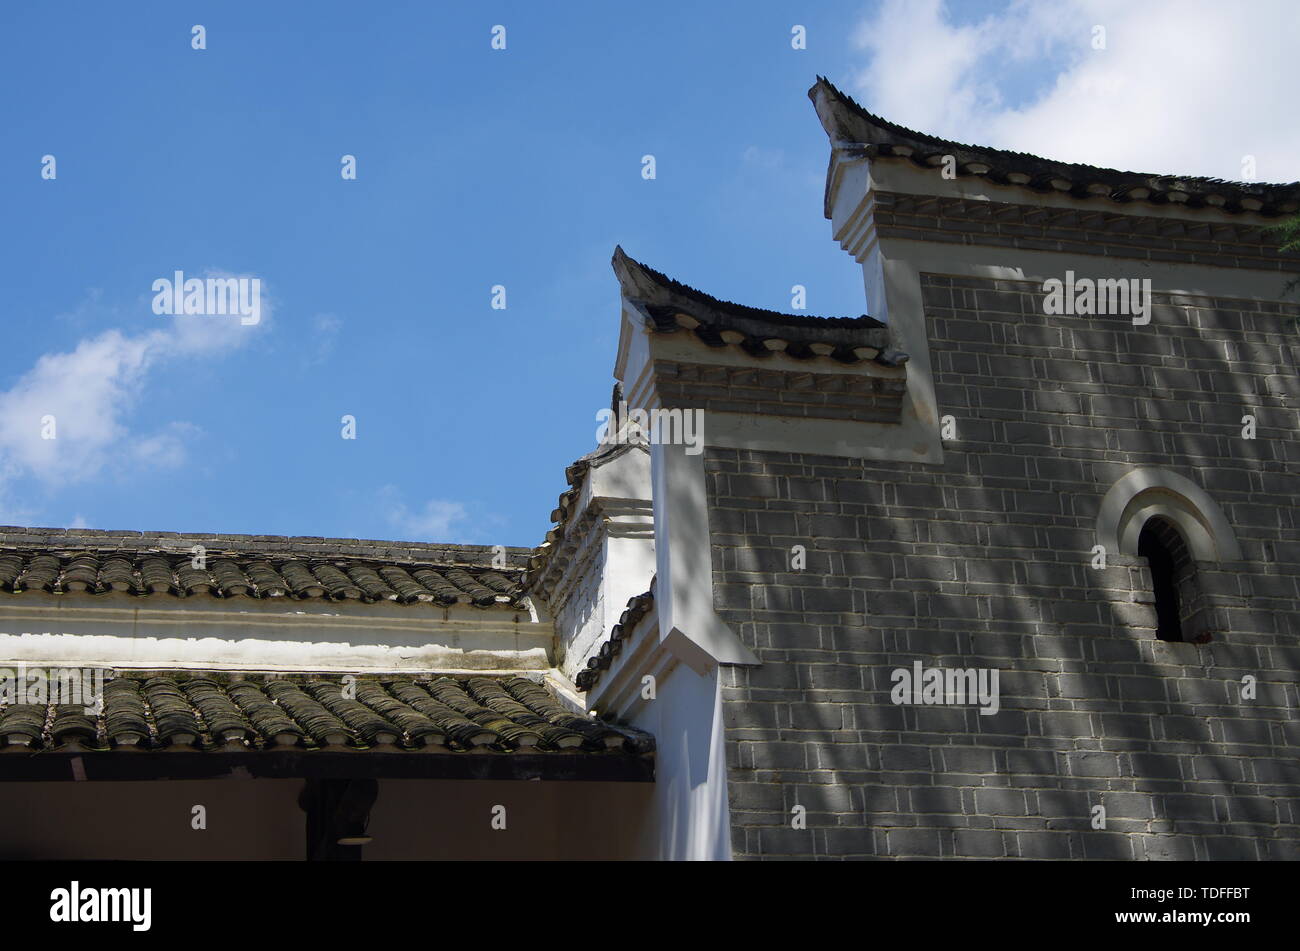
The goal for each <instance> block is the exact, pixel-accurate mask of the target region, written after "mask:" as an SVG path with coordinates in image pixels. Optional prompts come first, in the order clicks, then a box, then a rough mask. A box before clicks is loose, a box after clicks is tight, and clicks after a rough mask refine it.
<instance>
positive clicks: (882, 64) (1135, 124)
mask: <svg viewBox="0 0 1300 951" xmlns="http://www.w3.org/2000/svg"><path fill="white" fill-rule="evenodd" d="M951 10H952V7H951V6H946V5H945V4H943V3H942V2H941V0H886V2H885V3H884V4H883V5H882V7H881V8H880V10H879V11H878V12H877V13H876V14H875V15H874V16H872V17H871V18H869V19H868V20H867V21H865V22H863V23H862V24H861V25H860V27H859V29H858V30H857V32H856V34H855V40H856V42H857V45H858V47H859V48H860V49H861V50H862V51H863V52H864V53H865V54H867V56H868V57H869V62H868V63H867V64H866V65H865V67H864V68H863V69H862V70H861V71H860V72H858V73H857V74H856V75H855V77H854V78H853V83H852V89H851V91H852V92H853V93H854V95H855V97H856V98H859V99H860V101H862V102H863V104H864V105H865V106H866V107H867V108H868V109H870V110H871V111H873V112H875V113H877V114H879V115H882V116H884V117H885V118H887V119H890V120H892V121H894V122H897V123H900V124H901V125H905V126H909V127H911V128H915V129H918V130H919V131H923V132H929V133H931V134H934V135H938V136H942V137H944V138H950V139H955V140H957V141H959V142H967V143H973V144H977V145H989V146H995V147H998V148H1004V149H1013V150H1016V151H1023V152H1031V153H1033V154H1036V155H1042V156H1045V157H1047V158H1053V159H1058V160H1061V161H1067V162H1082V163H1087V164H1091V165H1100V166H1104V167H1111V168H1119V169H1123V170H1130V171H1142V172H1156V173H1172V174H1184V175H1211V176H1217V177H1221V178H1228V179H1233V180H1240V179H1241V178H1242V177H1243V173H1242V161H1243V157H1244V156H1246V155H1253V156H1255V159H1256V162H1257V175H1256V178H1257V179H1258V180H1261V181H1273V182H1284V181H1294V180H1296V179H1300V126H1298V125H1297V124H1296V123H1294V122H1291V121H1289V120H1288V118H1287V117H1288V116H1290V115H1291V106H1292V105H1293V98H1294V97H1293V89H1294V83H1293V82H1291V81H1290V79H1289V77H1290V75H1291V74H1292V73H1293V71H1294V67H1293V63H1292V60H1293V58H1294V55H1295V52H1294V51H1295V41H1296V37H1297V36H1300V4H1296V3H1295V2H1294V0H1257V2H1253V3H1250V4H1225V3H1221V2H1217V0H1162V2H1157V0H1151V2H1143V3H1133V2H1132V0H1063V2H1059V3H1056V2H1053V3H1042V4H1039V3H1029V2H1025V0H1016V2H1012V3H1010V4H1008V5H1007V7H1006V8H1005V9H1003V10H1002V11H1000V12H998V13H995V14H992V15H990V16H989V17H987V18H985V19H984V20H981V21H980V22H978V23H975V24H957V23H955V22H954V20H953V17H952V15H951ZM1095 26H1102V27H1104V28H1105V38H1106V48H1105V49H1104V50H1095V49H1093V48H1092V38H1093V29H1094V27H1095ZM1026 75H1031V76H1033V77H1034V78H1035V79H1040V80H1041V79H1044V78H1045V79H1046V82H1045V83H1044V85H1043V86H1042V87H1041V90H1040V91H1039V92H1038V93H1037V94H1036V95H1034V96H1033V97H1031V98H1030V99H1029V100H1028V101H1023V102H1022V101H1015V97H1014V96H1013V95H1012V93H1013V92H1014V90H1015V89H1016V86H1017V84H1019V83H1023V82H1024V81H1025V77H1026ZM1052 77H1054V81H1052ZM1008 100H1012V103H1008Z"/></svg>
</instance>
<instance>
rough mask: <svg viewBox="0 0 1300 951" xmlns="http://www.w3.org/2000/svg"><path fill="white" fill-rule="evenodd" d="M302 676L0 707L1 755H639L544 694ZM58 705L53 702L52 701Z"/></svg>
mask: <svg viewBox="0 0 1300 951" xmlns="http://www.w3.org/2000/svg"><path fill="white" fill-rule="evenodd" d="M350 687H351V688H354V693H355V698H354V699H353V698H351V697H349V696H348V694H347V693H345V686H344V682H343V678H341V677H335V678H331V679H325V678H321V677H312V676H310V675H294V676H292V677H277V678H274V679H272V678H271V677H269V676H260V677H256V678H254V677H245V679H238V680H236V679H233V678H232V676H231V675H230V674H228V673H220V672H208V671H188V672H185V673H174V674H167V675H161V676H149V675H145V674H131V675H128V676H118V677H116V678H114V679H112V680H108V681H107V682H106V683H105V684H104V688H103V702H102V704H101V712H100V713H99V714H98V715H97V716H92V715H89V714H87V712H86V709H87V708H86V707H85V706H84V705H83V704H56V703H53V702H51V703H43V704H32V703H25V704H19V703H9V704H7V705H5V706H3V707H0V748H4V747H9V748H15V747H16V748H19V749H22V748H27V749H32V750H45V751H53V750H59V749H61V748H65V747H66V746H67V745H69V744H73V745H74V748H78V749H84V750H87V751H94V750H114V749H116V750H132V751H136V752H140V751H153V752H164V751H170V752H175V751H178V750H187V749H188V750H190V751H194V750H203V751H210V752H215V753H230V752H231V751H232V750H234V751H239V752H246V751H255V750H256V751H268V752H270V753H271V755H274V751H275V750H277V749H286V748H294V747H296V748H300V749H304V750H322V751H328V750H330V749H340V748H341V749H352V750H373V751H382V752H386V753H401V752H406V753H409V754H410V755H420V754H421V753H424V752H429V751H432V752H444V753H446V752H472V751H475V750H478V751H490V752H496V753H503V754H505V753H529V754H532V753H548V752H553V753H564V752H568V753H574V752H583V751H586V752H591V753H634V754H639V753H645V752H649V751H651V750H653V748H654V741H653V739H652V738H651V737H650V736H648V735H647V734H645V733H642V732H640V731H637V730H633V729H631V728H628V727H615V726H612V725H610V724H607V723H605V722H603V721H601V720H597V719H594V718H591V717H585V716H580V715H578V714H576V713H573V712H571V711H570V710H568V709H567V708H566V707H564V706H563V705H562V704H561V703H560V702H559V701H558V700H557V699H556V698H555V697H554V696H553V695H552V694H551V692H550V691H549V690H548V689H547V688H546V687H545V686H543V685H541V684H539V683H535V682H533V681H531V680H527V679H525V678H523V677H510V678H507V679H501V678H493V677H474V676H456V677H451V676H441V677H433V678H431V679H413V678H409V677H393V678H376V679H361V678H357V679H355V681H354V682H352V683H351V684H350ZM56 699H57V698H56Z"/></svg>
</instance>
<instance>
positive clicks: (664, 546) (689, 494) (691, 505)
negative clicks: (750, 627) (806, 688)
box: [650, 445, 759, 674]
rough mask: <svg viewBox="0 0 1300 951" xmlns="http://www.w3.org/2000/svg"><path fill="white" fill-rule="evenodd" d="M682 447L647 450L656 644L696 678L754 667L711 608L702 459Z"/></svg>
mask: <svg viewBox="0 0 1300 951" xmlns="http://www.w3.org/2000/svg"><path fill="white" fill-rule="evenodd" d="M686 448H687V447H686V446H681V445H655V446H652V447H651V448H650V470H651V476H652V479H653V484H654V512H655V557H656V563H657V573H656V579H657V580H656V582H655V608H656V610H657V611H658V614H659V630H660V639H661V641H662V642H663V644H664V646H665V647H667V648H668V650H670V651H672V652H673V653H674V654H675V655H676V656H677V657H678V658H679V659H680V660H681V661H682V662H683V663H684V664H686V665H687V666H688V667H690V668H691V669H692V670H694V671H695V672H696V673H698V674H705V673H708V672H709V671H711V670H712V669H713V667H714V666H715V665H717V664H745V665H755V666H757V665H758V664H759V660H758V658H757V657H756V656H754V653H753V652H752V651H751V650H750V649H749V648H748V647H746V646H745V645H744V644H743V643H742V642H741V640H740V638H739V637H737V636H736V634H735V632H734V631H732V630H731V628H730V627H729V626H728V625H727V623H726V622H725V621H723V620H722V618H720V617H719V616H718V614H717V612H716V611H715V610H714V609H713V557H712V547H711V541H710V538H709V508H708V497H707V496H708V491H707V483H706V481H705V474H704V454H703V453H698V454H696V455H689V454H687V452H686Z"/></svg>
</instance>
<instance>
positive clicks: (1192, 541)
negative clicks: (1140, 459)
mask: <svg viewBox="0 0 1300 951" xmlns="http://www.w3.org/2000/svg"><path fill="white" fill-rule="evenodd" d="M1156 515H1161V516H1164V517H1165V518H1168V519H1169V520H1170V521H1172V522H1173V523H1174V524H1176V525H1177V526H1178V527H1179V529H1180V530H1181V531H1182V533H1183V537H1184V538H1185V539H1186V541H1187V544H1188V547H1189V548H1191V550H1192V557H1193V558H1195V559H1196V560H1197V561H1241V560H1242V553H1241V547H1240V546H1239V545H1238V544H1237V538H1236V535H1234V534H1233V531H1232V525H1231V524H1229V522H1228V519H1227V518H1226V517H1225V516H1224V514H1223V510H1222V509H1220V508H1219V506H1218V503H1216V502H1215V501H1214V499H1213V498H1211V496H1210V495H1209V493H1208V492H1206V491H1205V490H1204V489H1202V488H1201V487H1200V486H1198V485H1197V484H1196V483H1194V482H1192V481H1191V480H1190V479H1188V478H1186V477H1184V476H1181V475H1179V474H1178V473H1176V472H1170V471H1169V470H1168V469H1155V468H1146V467H1144V468H1140V469H1134V470H1133V471H1132V472H1129V473H1128V474H1126V475H1124V476H1122V477H1121V478H1120V479H1119V480H1118V481H1116V483H1115V484H1114V485H1112V486H1111V487H1110V489H1109V490H1108V491H1107V492H1106V495H1105V497H1104V498H1103V499H1102V501H1101V510H1100V511H1099V512H1098V513H1097V543H1098V544H1099V545H1102V546H1104V547H1105V549H1106V551H1107V552H1108V553H1112V554H1113V553H1119V554H1123V555H1129V556H1133V557H1136V556H1137V553H1138V552H1137V545H1138V536H1139V535H1140V534H1141V532H1142V527H1143V526H1144V525H1145V524H1146V522H1147V519H1149V518H1151V517H1153V516H1156Z"/></svg>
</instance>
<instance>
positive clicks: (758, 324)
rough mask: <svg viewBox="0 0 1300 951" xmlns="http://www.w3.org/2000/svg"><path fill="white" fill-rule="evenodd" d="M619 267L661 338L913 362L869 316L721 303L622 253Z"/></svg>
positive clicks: (760, 353) (617, 252)
mask: <svg viewBox="0 0 1300 951" xmlns="http://www.w3.org/2000/svg"><path fill="white" fill-rule="evenodd" d="M613 264H614V273H615V274H616V275H618V280H619V283H620V284H621V285H622V286H623V293H624V294H625V295H627V297H628V298H629V299H630V300H635V301H638V302H640V303H641V304H642V305H643V306H644V307H645V309H646V312H647V313H648V314H649V315H650V317H651V319H652V321H653V326H652V327H651V328H650V329H651V330H654V331H655V332H657V333H677V332H680V331H683V330H688V331H693V332H694V334H695V336H696V337H698V338H699V339H700V340H702V341H704V342H705V343H707V344H708V345H709V346H711V347H725V346H728V345H736V346H739V347H740V348H741V349H742V350H744V351H745V352H747V353H749V354H750V355H752V356H756V357H766V356H770V355H771V354H773V353H777V352H781V353H785V354H786V355H787V356H791V357H795V358H796V359H814V358H816V357H829V358H831V359H834V360H838V361H840V362H841V363H858V362H860V361H862V360H872V361H875V362H877V363H882V364H884V365H886V366H897V365H899V364H901V363H904V362H906V360H907V355H906V354H904V353H899V352H896V351H891V350H889V331H888V329H887V328H886V327H885V325H884V324H882V323H881V322H880V321H878V320H876V319H874V318H872V317H867V316H866V315H863V316H861V317H813V316H809V315H807V314H782V313H779V312H777V311H772V310H759V309H758V308H756V307H745V306H743V305H741V304H732V303H729V302H727V301H721V300H718V299H717V298H716V297H710V296H709V295H708V294H705V293H704V292H703V291H697V290H696V289H695V288H693V287H688V286H686V285H685V284H682V283H680V282H679V281H675V280H673V279H672V278H670V277H668V276H666V275H664V274H661V273H660V272H658V271H656V270H654V269H653V268H649V267H646V266H645V265H644V264H642V263H640V262H639V261H636V260H634V259H632V258H630V257H628V256H627V254H626V253H624V251H623V249H622V248H621V247H619V248H615V249H614V262H613Z"/></svg>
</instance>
